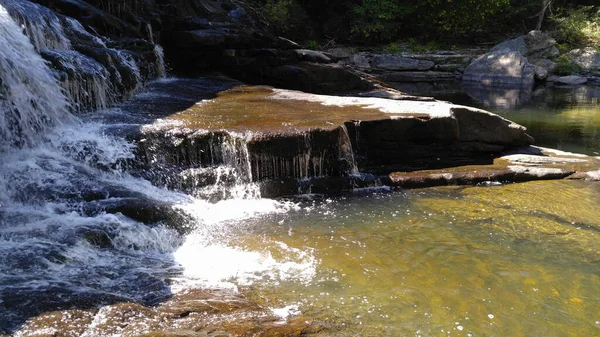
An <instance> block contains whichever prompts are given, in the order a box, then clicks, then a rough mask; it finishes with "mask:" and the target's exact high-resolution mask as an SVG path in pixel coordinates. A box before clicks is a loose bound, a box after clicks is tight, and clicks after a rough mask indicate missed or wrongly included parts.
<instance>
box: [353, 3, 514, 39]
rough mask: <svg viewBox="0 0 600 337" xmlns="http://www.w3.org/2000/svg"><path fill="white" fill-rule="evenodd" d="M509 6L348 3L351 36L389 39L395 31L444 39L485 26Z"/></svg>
mask: <svg viewBox="0 0 600 337" xmlns="http://www.w3.org/2000/svg"><path fill="white" fill-rule="evenodd" d="M509 8H510V0H421V1H396V0H360V1H359V3H357V4H356V5H354V6H353V7H352V15H351V20H352V21H351V32H352V34H353V36H354V37H355V38H363V39H368V40H370V41H389V40H391V39H393V38H396V37H398V36H399V35H400V34H399V33H404V34H406V33H409V34H411V35H414V36H420V37H426V38H429V39H431V38H436V39H440V38H441V39H445V38H448V37H451V38H456V37H459V36H466V35H469V34H471V33H473V32H475V31H477V30H480V29H487V28H489V27H490V26H491V25H490V22H489V19H490V18H493V17H494V16H498V15H500V14H502V13H503V12H504V11H506V10H508V9H509Z"/></svg>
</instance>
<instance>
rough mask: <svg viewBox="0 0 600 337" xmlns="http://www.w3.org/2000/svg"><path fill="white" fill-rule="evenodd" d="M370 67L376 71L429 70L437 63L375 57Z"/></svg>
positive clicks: (391, 56) (382, 56)
mask: <svg viewBox="0 0 600 337" xmlns="http://www.w3.org/2000/svg"><path fill="white" fill-rule="evenodd" d="M370 65H371V67H372V68H375V69H383V70H394V71H405V70H429V69H432V68H433V67H434V66H435V63H434V62H432V61H429V60H417V59H412V58H408V57H402V56H396V55H375V56H374V57H373V58H372V59H371V61H370Z"/></svg>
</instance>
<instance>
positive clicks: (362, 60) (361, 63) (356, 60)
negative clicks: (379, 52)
mask: <svg viewBox="0 0 600 337" xmlns="http://www.w3.org/2000/svg"><path fill="white" fill-rule="evenodd" d="M351 63H352V64H353V65H355V66H357V67H359V68H371V64H370V63H369V60H368V59H367V57H366V56H364V55H361V54H355V55H354V56H352V60H351Z"/></svg>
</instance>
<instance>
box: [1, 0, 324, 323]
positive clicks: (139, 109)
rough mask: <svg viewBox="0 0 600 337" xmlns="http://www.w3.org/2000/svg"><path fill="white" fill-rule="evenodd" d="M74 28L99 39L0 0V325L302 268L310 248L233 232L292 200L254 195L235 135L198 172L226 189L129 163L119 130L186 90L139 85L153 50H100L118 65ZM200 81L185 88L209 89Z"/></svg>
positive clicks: (149, 118) (37, 9)
mask: <svg viewBox="0 0 600 337" xmlns="http://www.w3.org/2000/svg"><path fill="white" fill-rule="evenodd" d="M65 27H66V28H65ZM74 36H79V38H82V36H83V38H85V39H87V41H88V42H90V43H93V44H95V45H96V46H98V47H99V48H100V47H101V48H105V47H106V44H105V43H104V41H103V40H102V39H100V38H99V37H95V36H93V35H91V34H90V33H88V32H86V31H85V29H84V28H83V27H82V26H81V25H80V24H79V23H78V22H76V21H74V20H72V19H70V18H67V17H62V16H58V15H56V14H55V13H53V12H52V11H49V10H47V9H45V8H44V7H42V6H40V5H37V4H33V3H30V2H29V1H12V0H2V1H0V83H1V85H0V144H2V145H1V146H0V334H2V333H9V334H12V333H15V334H16V335H19V334H20V333H19V327H20V326H22V325H23V324H24V323H25V322H26V321H27V320H28V319H29V318H31V317H35V316H36V315H38V314H41V313H44V312H51V311H54V310H58V309H93V308H98V307H100V306H103V305H108V304H114V303H121V302H136V303H141V304H144V305H152V304H156V303H159V302H161V301H164V300H166V299H168V298H170V297H172V296H173V295H174V294H175V293H177V292H179V291H182V290H185V289H189V288H192V287H203V288H210V287H220V288H229V289H234V290H235V289H236V287H237V286H238V285H239V284H247V283H248V282H250V280H256V279H269V280H273V279H285V278H286V277H292V276H293V275H298V274H302V275H306V276H307V277H309V276H310V275H311V273H312V270H314V260H313V259H312V257H311V256H310V255H307V254H305V253H303V252H300V251H298V252H295V251H294V250H293V249H291V248H289V247H285V246H281V245H279V246H277V247H278V248H277V249H279V251H281V252H286V251H290V252H292V254H291V255H290V254H287V255H286V254H274V253H272V252H271V251H264V252H255V251H249V250H247V249H245V248H244V247H240V246H239V245H236V243H235V242H232V241H231V239H232V237H234V236H235V233H236V232H238V231H244V226H245V220H247V219H251V218H257V217H261V216H266V215H268V214H276V213H283V212H286V211H288V210H290V209H293V208H294V207H296V206H295V204H293V203H291V202H279V201H274V200H267V199H261V198H260V193H259V191H258V190H257V189H256V186H254V185H253V184H252V178H251V176H249V175H248V174H249V172H250V171H249V167H244V164H247V163H248V158H247V157H248V154H247V151H246V152H245V148H244V146H243V144H241V143H236V142H233V143H224V144H222V145H219V146H221V148H220V150H219V151H222V152H223V153H224V154H225V157H226V159H227V160H225V162H223V163H216V165H214V166H213V167H210V168H206V170H214V172H216V173H215V174H216V175H217V177H221V178H222V179H225V180H231V179H233V180H234V183H233V184H214V186H212V185H211V186H208V187H206V186H203V187H202V188H200V187H198V188H196V187H194V186H195V185H194V184H191V185H190V186H191V187H190V188H191V189H188V190H186V191H177V190H172V189H169V188H167V187H169V186H167V185H165V184H157V183H156V181H155V182H154V184H153V183H152V182H151V181H150V180H148V179H146V176H147V175H148V174H147V173H146V172H144V171H143V169H142V170H140V169H139V167H138V165H137V164H136V159H135V150H136V145H135V144H134V143H133V142H132V141H131V140H128V139H127V138H126V136H127V135H131V134H132V133H135V132H136V130H139V129H141V128H143V125H146V124H153V123H154V120H155V119H156V118H157V117H156V116H153V112H152V111H149V110H148V109H147V107H148V106H154V107H155V108H154V109H155V111H154V112H156V111H160V110H161V109H163V108H165V107H163V106H161V101H163V99H164V97H165V95H167V96H172V97H175V98H177V99H179V102H180V103H181V102H184V103H183V104H184V105H185V104H188V102H187V101H186V99H188V98H189V97H185V93H181V92H175V91H172V92H164V91H162V92H161V90H162V89H164V88H162V87H161V83H162V84H164V83H170V82H173V81H174V82H177V80H170V79H161V80H158V81H157V82H154V83H156V85H154V84H153V83H150V85H149V86H148V89H142V88H143V86H144V84H147V83H146V82H147V81H148V80H149V79H151V78H157V77H161V76H164V74H165V70H164V69H165V68H164V63H163V61H162V50H161V49H160V47H159V46H154V48H153V50H152V53H153V54H154V55H155V59H156V62H154V63H152V64H144V63H143V62H142V61H143V60H140V59H138V58H136V57H135V55H132V54H130V53H129V52H128V51H125V50H116V49H110V48H106V49H105V50H106V55H109V56H110V57H112V58H113V61H114V62H115V64H118V65H119V70H118V71H117V70H115V69H116V68H115V69H108V68H106V67H105V66H104V65H102V64H100V63H99V62H97V61H96V60H94V59H92V58H90V57H89V56H86V55H83V54H81V53H79V52H77V51H75V50H73V49H72V41H73V40H72V39H73V37H74ZM42 56H43V57H42ZM49 64H52V67H50V66H49ZM200 82H202V84H200V85H199V86H197V87H194V88H193V89H194V91H195V94H196V92H198V91H199V92H201V93H202V92H203V90H204V91H205V92H206V93H204V94H203V95H207V96H208V95H211V94H212V93H213V92H214V91H215V90H218V89H219V84H212V82H211V80H204V81H200ZM183 83H184V84H186V83H187V82H185V81H183ZM227 85H229V84H227ZM124 87H127V88H128V89H127V91H126V92H127V93H126V94H125V95H123V94H119V95H117V93H118V92H122V89H123V88H124ZM133 94H136V95H137V96H134V99H133V100H132V101H130V102H125V103H120V104H117V105H115V103H117V102H118V101H119V100H122V99H125V98H128V97H129V96H128V95H133ZM182 97H183V98H182ZM111 105H112V107H111V108H108V107H109V106H111ZM168 108H169V109H174V107H172V106H170V107H168ZM93 110H96V112H95V113H94V114H89V115H81V113H84V112H89V111H93ZM76 113H77V114H80V115H79V116H76V115H75V114H76ZM215 146H216V145H215ZM238 166H239V167H238ZM192 173H193V172H192ZM163 174H168V173H166V172H163ZM184 175H185V172H184ZM182 179H185V176H184V177H183V178H182ZM190 179H191V178H190ZM165 180H166V178H162V180H161V179H159V181H165ZM229 188H230V189H229ZM228 189H229V190H228ZM184 192H187V193H184ZM208 196H210V198H209V197H208ZM209 199H210V200H209ZM224 199H225V200H224ZM274 244H276V245H277V243H274ZM215 256H222V257H224V258H225V260H219V259H214V257H215ZM282 256H284V257H282Z"/></svg>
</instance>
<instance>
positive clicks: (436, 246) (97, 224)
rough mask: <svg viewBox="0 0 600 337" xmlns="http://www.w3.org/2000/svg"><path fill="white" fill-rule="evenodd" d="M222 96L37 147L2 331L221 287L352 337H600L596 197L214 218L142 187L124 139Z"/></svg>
mask: <svg viewBox="0 0 600 337" xmlns="http://www.w3.org/2000/svg"><path fill="white" fill-rule="evenodd" d="M214 81H215V80H214V79H201V80H200V81H199V82H197V83H196V82H194V81H191V80H182V81H180V82H178V80H162V81H159V82H156V83H154V84H152V85H150V87H149V88H148V90H147V91H145V92H143V93H141V94H140V95H139V96H138V97H137V98H136V99H134V100H133V101H131V102H129V103H127V104H124V105H121V106H119V107H117V108H115V109H111V110H109V111H105V112H102V113H99V114H98V115H95V116H91V117H92V119H93V120H92V121H86V123H85V124H83V125H82V124H77V123H74V124H66V125H63V126H61V127H59V128H57V129H55V130H54V131H52V132H50V133H48V134H46V135H45V136H44V142H43V144H42V145H40V146H38V147H34V148H31V149H25V150H15V151H14V152H13V151H8V152H5V153H2V158H3V161H2V162H1V164H0V172H1V173H2V174H0V183H1V184H2V187H3V188H2V189H0V202H1V203H2V206H1V207H0V252H1V254H0V259H3V260H2V263H0V317H2V320H0V331H14V329H16V330H18V328H19V325H20V324H22V323H24V322H25V319H27V318H28V317H32V316H35V315H37V314H39V313H40V312H44V311H52V310H57V309H63V308H80V309H90V308H95V307H98V306H103V305H107V304H114V303H119V302H124V301H134V302H138V303H142V304H145V305H153V304H156V303H160V302H162V301H165V300H167V299H169V298H172V297H173V296H174V295H176V294H178V293H180V292H182V291H184V290H188V289H193V288H207V287H218V288H228V289H234V290H237V291H240V292H241V293H243V294H244V295H247V296H248V297H249V298H251V299H252V300H253V301H256V302H257V303H259V304H261V305H262V307H264V308H270V309H272V310H273V313H275V314H277V315H279V316H281V317H286V316H292V317H294V316H295V315H302V317H307V318H309V319H314V320H316V321H323V322H326V323H327V326H328V329H329V330H330V331H331V332H332V333H340V334H341V335H350V336H354V335H363V336H389V335H399V336H404V335H423V336H439V335H444V336H445V335H464V336H468V334H472V335H473V336H482V335H483V336H489V335H498V336H507V335H531V334H534V335H544V336H569V335H572V336H588V335H596V334H598V333H600V322H599V321H600V296H599V295H598V289H600V262H599V261H600V252H599V250H600V248H599V247H600V242H598V241H599V240H598V235H600V214H599V211H598V207H597V205H598V204H599V202H600V185H598V184H596V183H583V182H571V181H558V182H533V183H525V184H514V185H507V186H487V187H483V186H482V187H462V188H433V189H426V190H412V191H395V192H391V191H389V190H385V189H381V190H374V191H373V190H371V191H369V190H366V191H357V192H356V193H354V194H350V195H347V196H344V197H337V198H331V199H316V200H313V201H311V200H307V199H306V198H298V199H294V200H268V199H245V200H244V199H233V200H225V201H221V202H207V201H206V200H202V199H198V198H193V197H191V196H188V195H185V194H183V193H179V192H174V191H169V190H167V189H165V188H162V187H157V186H153V185H152V184H150V182H148V181H146V180H144V179H141V178H139V177H135V176H133V175H131V174H129V173H127V172H126V170H125V169H124V167H122V166H121V165H122V164H124V163H126V162H127V160H129V159H131V156H132V153H131V144H129V143H128V142H127V141H125V140H123V139H122V138H121V136H120V135H121V134H122V133H125V134H127V133H128V132H131V130H133V129H136V128H138V127H140V126H141V125H144V124H146V123H151V122H152V121H153V120H154V119H156V118H161V117H163V116H164V115H165V111H164V110H165V109H164V108H165V105H169V106H171V105H172V107H171V109H168V110H166V111H167V112H169V111H175V110H176V109H174V108H173V107H174V106H178V107H179V106H181V107H182V108H185V107H186V106H188V105H189V104H194V102H195V101H196V100H200V99H203V98H210V97H211V96H212V95H211V94H210V92H211V90H212V91H214V90H213V89H214V88H215V86H216V87H217V88H220V86H219V85H222V86H223V88H227V87H229V86H231V85H232V83H231V81H228V80H225V81H224V83H220V82H218V81H217V82H218V83H217V84H215V83H214ZM194 83H195V84H194ZM219 83H220V84H219ZM171 85H173V86H174V87H171ZM177 85H183V86H184V87H186V88H193V90H191V91H180V92H178V91H177V90H176V89H174V88H176V87H177ZM211 88H212V89H211ZM203 90H204V91H205V93H204V94H201V95H200V94H199V93H202V92H203ZM166 98H168V100H167V99H166ZM147 111H150V116H147V115H146V116H145V115H144V112H147ZM148 117H150V118H148ZM127 200H138V201H140V202H141V204H152V205H154V204H155V203H156V204H157V205H163V203H164V204H165V205H167V206H168V207H166V208H163V210H167V211H169V212H170V211H175V212H181V213H184V214H186V215H188V218H186V219H187V221H186V222H179V223H177V224H178V225H182V227H184V228H186V229H187V230H186V231H184V232H183V233H182V232H178V231H177V230H175V229H174V228H172V227H169V226H168V225H167V224H168V221H167V223H165V222H162V221H159V223H142V222H141V221H140V220H139V219H137V220H136V219H132V218H130V217H127V216H126V215H123V214H119V213H115V214H112V213H110V204H111V203H112V202H115V203H119V202H124V201H125V203H126V201H127ZM107 211H108V212H107ZM171 223H172V222H171ZM190 296H191V295H190ZM192 300H193V298H192ZM114 315H115V316H114V317H119V315H120V314H119V313H118V312H117V313H115V314H114ZM38 330H39V329H38ZM329 330H328V331H329ZM442 330H443V331H442ZM36 331H37V330H34V331H33V332H32V331H29V332H32V333H29V332H27V333H23V334H21V335H24V336H27V335H35V333H36ZM40 331H41V330H40ZM38 332H39V331H38ZM160 332H161V333H163V332H164V331H160ZM28 333H29V334H28ZM164 333H165V334H166V333H167V332H164ZM91 335H107V336H108V335H111V333H109V331H108V330H107V331H102V330H98V331H96V332H94V333H93V334H91Z"/></svg>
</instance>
